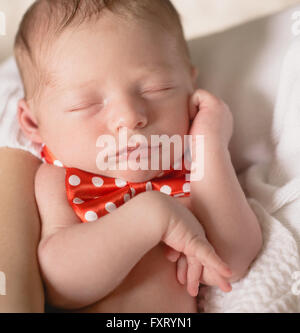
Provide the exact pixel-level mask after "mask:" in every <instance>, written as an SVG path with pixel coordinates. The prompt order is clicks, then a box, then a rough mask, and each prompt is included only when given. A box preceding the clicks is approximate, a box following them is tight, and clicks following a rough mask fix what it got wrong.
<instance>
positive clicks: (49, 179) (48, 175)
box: [34, 163, 66, 196]
mask: <svg viewBox="0 0 300 333" xmlns="http://www.w3.org/2000/svg"><path fill="white" fill-rule="evenodd" d="M65 177H66V170H65V169H64V168H62V167H57V166H54V165H51V164H46V163H42V164H41V165H40V167H39V168H38V170H37V172H36V175H35V184H34V185H35V192H36V195H37V196H39V195H45V194H46V193H47V194H48V195H51V194H54V193H55V194H56V195H57V194H58V193H59V192H65Z"/></svg>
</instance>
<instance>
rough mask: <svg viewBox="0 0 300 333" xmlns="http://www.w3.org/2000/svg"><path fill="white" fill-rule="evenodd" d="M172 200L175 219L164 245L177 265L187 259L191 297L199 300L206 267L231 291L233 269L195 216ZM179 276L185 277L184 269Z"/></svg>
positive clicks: (223, 286) (170, 208)
mask: <svg viewBox="0 0 300 333" xmlns="http://www.w3.org/2000/svg"><path fill="white" fill-rule="evenodd" d="M172 199H173V198H166V200H165V201H166V202H165V203H164V204H165V207H166V208H167V209H168V211H169V212H170V215H171V216H170V218H169V223H168V226H167V229H166V231H165V232H164V234H163V236H162V238H161V241H163V242H164V243H165V244H166V245H167V246H168V247H170V248H171V249H172V250H170V253H169V256H168V257H169V258H171V257H174V259H173V260H174V261H176V260H177V259H178V257H179V254H180V253H182V254H183V255H184V256H185V257H186V279H187V290H188V292H189V294H190V295H191V296H197V294H198V288H199V284H200V282H201V277H202V271H203V266H204V267H205V269H209V270H210V271H212V272H215V273H216V274H215V275H216V284H217V285H218V286H219V287H220V288H221V289H222V290H223V291H230V290H231V286H230V284H229V283H228V281H227V279H228V278H229V277H231V275H232V273H231V271H230V269H229V267H228V266H227V265H226V264H225V263H224V262H223V261H222V259H221V258H220V257H219V256H218V255H217V254H216V252H215V250H214V248H213V247H212V246H211V244H210V243H209V242H208V241H207V239H206V236H205V232H204V229H203V227H202V225H201V224H200V223H199V221H198V220H197V219H196V218H195V216H194V215H193V214H192V213H191V212H190V211H189V210H188V209H187V208H186V207H184V206H183V205H181V204H179V203H177V202H176V201H175V200H172ZM168 206H171V207H168ZM178 274H179V275H180V276H181V275H182V268H181V267H179V272H178Z"/></svg>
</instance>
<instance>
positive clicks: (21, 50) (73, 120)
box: [15, 0, 262, 312]
mask: <svg viewBox="0 0 300 333" xmlns="http://www.w3.org/2000/svg"><path fill="white" fill-rule="evenodd" d="M15 55H16V60H17V64H18V67H19V71H20V74H21V77H22V80H23V85H24V93H25V94H24V99H22V100H21V101H20V102H19V108H18V116H19V122H20V126H21V128H22V130H23V131H24V133H25V134H26V135H27V136H28V137H29V138H30V139H31V140H32V141H33V142H36V143H40V144H41V148H42V156H43V157H44V158H45V159H44V162H47V163H43V164H41V166H40V168H39V170H38V172H37V174H36V178H35V191H36V201H37V204H38V208H39V212H40V217H41V223H42V232H41V241H40V244H39V247H38V258H39V262H40V267H41V273H42V276H43V279H44V284H45V291H46V297H47V301H48V302H49V303H50V304H51V305H52V306H55V307H57V308H61V309H63V310H64V311H80V312H197V304H196V296H197V294H198V288H199V284H200V283H202V284H206V285H210V286H217V287H219V288H221V289H222V290H223V291H224V292H228V291H230V290H231V284H230V283H231V282H233V281H236V280H238V279H240V278H241V277H243V276H244V275H245V274H246V273H247V271H248V269H249V266H250V264H251V262H252V261H253V260H254V258H255V257H256V256H257V254H258V252H259V250H260V248H261V244H262V239H261V231H260V227H259V223H258V221H257V219H256V216H255V214H254V213H253V212H252V210H251V209H250V207H249V205H248V203H247V200H246V198H245V195H244V193H243V191H242V189H241V187H240V185H239V183H238V180H237V177H236V175H235V172H234V169H233V166H232V163H231V159H230V154H229V150H228V144H229V142H230V139H231V136H232V131H233V119H232V115H231V112H230V110H229V108H228V106H227V105H226V104H225V103H224V102H222V101H221V100H219V99H218V98H216V97H215V96H213V95H212V94H210V93H208V92H207V91H204V90H201V89H197V87H196V79H197V71H196V69H195V68H194V67H193V66H192V64H191V61H190V57H189V52H188V48H187V45H186V42H185V40H184V35H183V31H182V26H181V22H180V18H179V16H178V13H177V12H176V10H175V8H174V7H173V6H172V4H171V3H170V2H169V1H168V0H126V1H122V0H111V1H109V0H107V1H104V0H85V1H80V0H69V1H67V2H66V1H62V0H51V1H50V0H39V1H36V2H35V3H34V4H33V6H32V7H31V8H30V9H29V10H28V12H27V13H26V14H25V16H24V18H23V21H22V23H21V25H20V28H19V31H18V34H17V37H16V42H15ZM212 75H213V73H212ZM124 129H126V133H127V135H128V138H130V137H132V136H134V135H140V136H143V137H145V138H147V139H149V141H148V142H151V140H150V138H151V137H152V136H153V135H159V136H161V135H166V136H168V137H172V136H173V135H177V136H179V137H180V138H182V142H184V140H183V138H184V136H185V135H188V134H189V135H191V137H192V140H191V146H190V149H191V152H194V151H196V149H197V147H196V145H197V142H198V141H197V140H196V138H197V136H198V135H203V137H204V139H205V141H204V143H205V145H204V147H205V150H204V161H203V163H204V164H203V165H204V177H203V178H202V179H201V180H193V181H191V182H189V181H188V180H186V179H185V178H184V177H185V176H186V173H187V172H186V170H173V169H171V170H170V171H166V170H164V168H163V166H162V163H160V164H159V167H158V168H157V169H155V170H153V169H147V170H146V169H145V170H132V169H130V168H127V169H126V170H123V169H122V170H120V169H112V168H108V169H106V170H104V169H103V170H100V169H99V167H98V164H97V163H96V161H97V156H98V154H99V153H100V152H101V151H102V150H103V148H101V147H100V148H99V147H98V146H97V144H96V143H97V140H98V138H99V137H101V136H103V135H110V136H111V137H113V138H115V140H116V142H117V144H119V145H121V146H122V145H123V146H124V142H119V141H120V139H119V133H120V131H121V130H124ZM139 145H140V143H138V142H137V143H136V145H133V146H129V145H128V146H127V145H125V148H124V149H123V150H122V151H118V152H117V154H116V159H117V160H120V159H123V161H124V159H125V160H126V159H128V160H129V159H130V156H129V155H130V154H129V153H130V152H133V151H135V150H136V149H137V148H140V147H139ZM150 148H151V147H150V146H146V147H143V150H144V151H146V152H147V153H149V156H151V154H153V150H151V149H150ZM152 148H153V147H152ZM155 149H156V151H157V152H158V156H159V157H162V154H163V151H162V147H161V146H160V145H159V146H157V147H155ZM140 158H141V157H140ZM192 158H193V163H198V162H197V161H196V162H195V158H194V156H192ZM175 162H176V159H175V154H174V152H171V154H170V164H171V165H174V163H175ZM79 174H80V175H82V178H80V177H79V176H78V175H79ZM83 178H84V179H86V183H84V184H80V183H81V182H82V180H83ZM108 183H109V184H110V186H107V184H108ZM175 183H176V184H177V185H176V186H175V185H174V187H176V191H172V184H175ZM166 184H169V185H170V186H169V185H166ZM79 185H80V186H81V187H80V191H79V190H76V188H77V187H78V186H79ZM125 186H127V190H126V191H127V192H118V191H119V189H121V188H123V187H125ZM98 188H104V194H105V195H106V197H107V198H109V200H107V199H105V201H103V200H104V199H103V198H102V194H99V195H98V196H97V195H95V193H98V192H95V191H96V190H98ZM136 189H140V190H136ZM76 191H77V192H76ZM122 191H123V189H122ZM74 192H75V193H77V194H76V196H74V195H73V196H72V197H71V196H70V195H71V194H72V193H73V194H74ZM78 193H79V194H80V193H81V194H82V195H85V198H84V199H83V197H80V195H79V194H78ZM101 193H102V192H101ZM116 193H117V195H119V198H117V199H116V198H115V195H116ZM118 193H122V195H121V196H120V194H118ZM124 193H125V194H124ZM86 198H88V199H86ZM89 200H92V201H91V202H92V205H93V206H98V205H99V207H100V206H101V205H102V208H101V210H99V211H100V212H101V213H99V211H98V212H96V210H91V209H89V210H88V209H86V210H85V208H82V207H90V206H84V205H88V204H91V203H89V202H86V201H89ZM80 205H82V206H80ZM95 209H97V207H95Z"/></svg>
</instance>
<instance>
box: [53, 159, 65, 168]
mask: <svg viewBox="0 0 300 333" xmlns="http://www.w3.org/2000/svg"><path fill="white" fill-rule="evenodd" d="M53 164H54V165H56V166H58V167H63V164H62V163H61V161H59V160H55V161H54V162H53Z"/></svg>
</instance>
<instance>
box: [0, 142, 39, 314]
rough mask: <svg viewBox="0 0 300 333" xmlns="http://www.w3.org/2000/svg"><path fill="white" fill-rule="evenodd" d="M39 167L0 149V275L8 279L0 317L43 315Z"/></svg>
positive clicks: (36, 162) (24, 155)
mask: <svg viewBox="0 0 300 333" xmlns="http://www.w3.org/2000/svg"><path fill="white" fill-rule="evenodd" d="M40 163H41V162H40V160H39V159H37V158H36V157H34V156H33V155H32V154H30V153H28V152H26V151H23V150H19V149H10V148H0V183H1V186H0V271H2V272H4V273H5V276H6V295H5V296H0V312H1V313H9V312H44V290H43V286H42V281H41V277H40V272H39V267H38V261H37V246H38V243H39V240H40V219H39V213H38V210H37V206H36V202H35V197H34V176H35V173H36V170H37V169H38V167H39V165H40Z"/></svg>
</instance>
